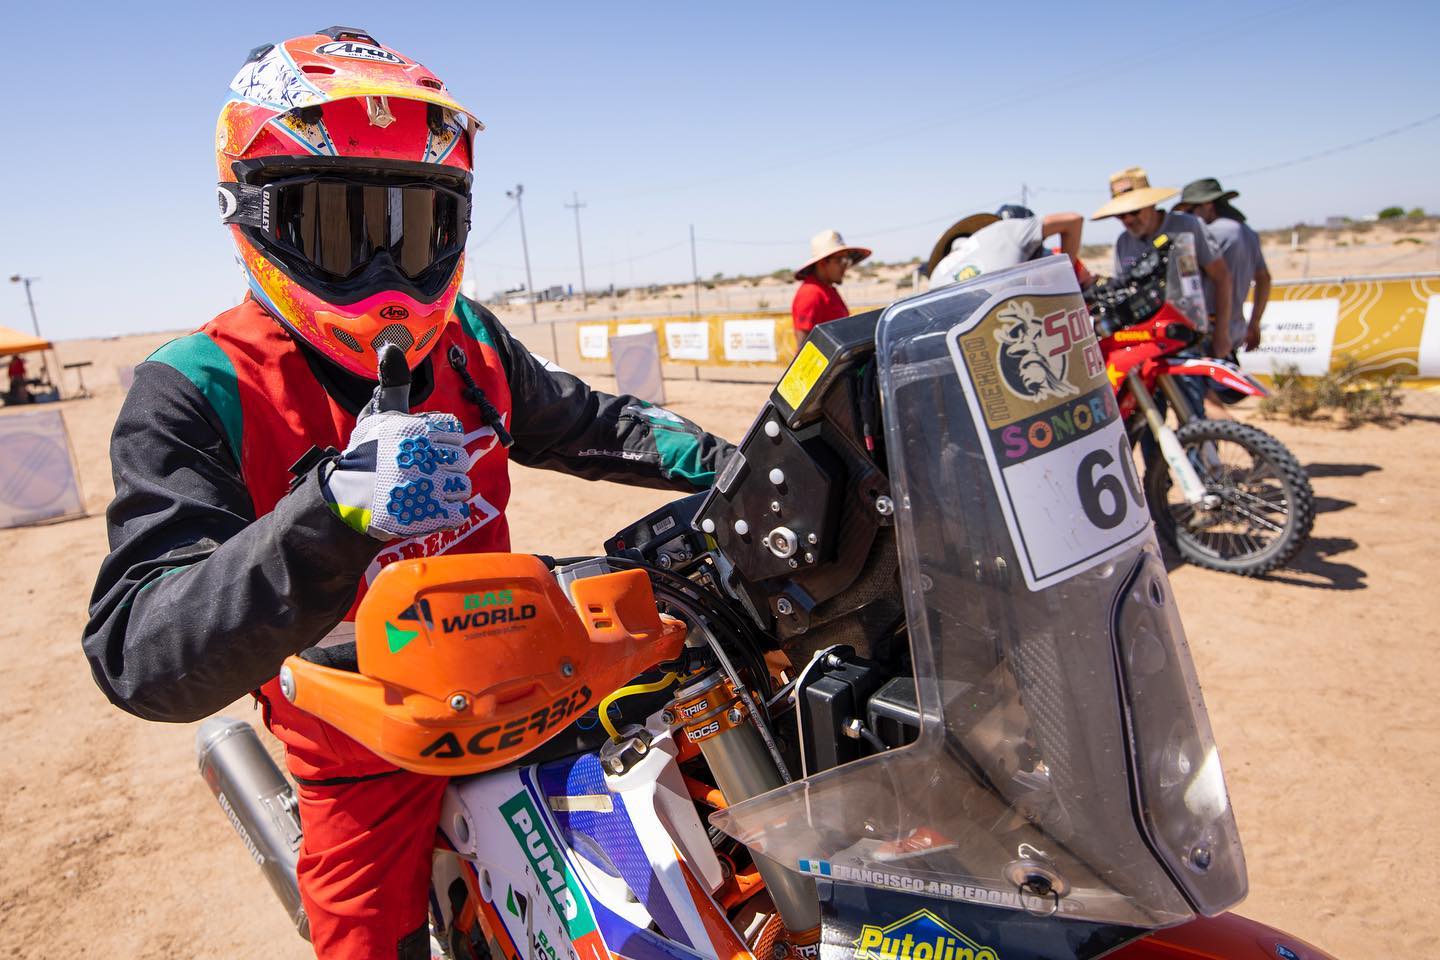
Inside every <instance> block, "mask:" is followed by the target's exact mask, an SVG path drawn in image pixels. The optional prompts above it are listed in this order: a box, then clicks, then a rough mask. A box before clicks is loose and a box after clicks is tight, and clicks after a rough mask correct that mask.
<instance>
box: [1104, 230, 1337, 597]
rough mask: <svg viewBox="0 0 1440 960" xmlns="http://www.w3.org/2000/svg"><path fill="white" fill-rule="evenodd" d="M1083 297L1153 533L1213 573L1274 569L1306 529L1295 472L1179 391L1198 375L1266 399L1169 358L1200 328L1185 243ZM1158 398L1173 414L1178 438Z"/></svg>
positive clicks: (1165, 248)
mask: <svg viewBox="0 0 1440 960" xmlns="http://www.w3.org/2000/svg"><path fill="white" fill-rule="evenodd" d="M1085 299H1086V303H1087V305H1088V306H1089V308H1090V315H1091V318H1092V319H1093V320H1094V322H1095V333H1096V335H1097V336H1098V337H1099V338H1100V351H1101V355H1102V356H1103V357H1104V359H1105V366H1106V374H1107V376H1108V377H1109V378H1110V384H1111V385H1112V386H1113V387H1114V388H1115V392H1116V394H1117V396H1118V399H1119V402H1120V413H1121V416H1122V417H1123V418H1124V421H1125V424H1126V428H1127V430H1128V431H1129V434H1130V437H1131V440H1132V441H1140V442H1141V446H1142V449H1143V450H1144V453H1145V495H1146V497H1147V499H1148V500H1149V503H1150V513H1151V516H1152V517H1153V518H1154V520H1155V529H1156V532H1157V533H1158V534H1159V535H1160V536H1161V537H1162V538H1164V539H1165V540H1166V541H1168V542H1169V543H1170V544H1171V545H1173V546H1174V547H1175V548H1176V550H1178V551H1179V552H1180V554H1181V555H1182V556H1183V557H1184V558H1185V559H1186V560H1188V561H1190V562H1191V563H1194V564H1197V565H1199V566H1202V567H1208V568H1210V569H1212V570H1221V571H1224V572H1226V573H1235V574H1239V575H1241V576H1259V575H1261V574H1265V573H1268V572H1270V571H1271V570H1274V569H1275V568H1277V567H1280V566H1283V565H1284V564H1285V563H1286V562H1288V561H1289V560H1290V559H1291V558H1292V557H1293V556H1294V555H1295V553H1296V552H1297V551H1298V550H1299V549H1300V547H1301V546H1302V545H1303V544H1304V542H1305V540H1306V538H1308V537H1309V535H1310V529H1311V527H1312V526H1313V525H1314V522H1315V495H1314V492H1313V491H1312V490H1311V488H1310V480H1309V478H1308V477H1307V476H1306V475H1305V470H1304V468H1303V467H1301V465H1300V463H1299V461H1297V460H1296V459H1295V456H1294V454H1292V453H1291V452H1290V451H1289V450H1288V449H1286V448H1285V446H1284V444H1282V443H1281V442H1280V441H1279V440H1277V439H1275V438H1274V437H1272V436H1271V435H1270V434H1268V433H1266V432H1265V431H1263V430H1260V429H1259V428H1257V427H1252V426H1249V425H1248V424H1243V423H1238V422H1236V421H1234V420H1208V419H1205V417H1204V413H1203V411H1197V410H1194V409H1193V408H1192V405H1191V402H1190V400H1189V399H1188V398H1187V397H1186V395H1185V393H1184V391H1183V390H1182V389H1181V387H1180V385H1179V382H1178V378H1179V377H1204V378H1206V379H1208V380H1209V381H1210V382H1211V384H1212V385H1213V386H1215V387H1216V388H1217V389H1220V390H1227V391H1233V394H1240V395H1244V396H1264V395H1265V393H1266V390H1265V388H1264V387H1263V386H1261V385H1260V384H1259V383H1258V382H1257V381H1255V380H1254V379H1253V378H1252V377H1250V376H1249V375H1248V374H1246V373H1244V372H1243V371H1241V370H1240V368H1239V367H1238V366H1237V365H1235V364H1234V363H1231V362H1230V361H1227V360H1217V359H1210V358H1205V357H1182V356H1178V354H1179V353H1181V351H1183V350H1185V349H1186V348H1188V347H1191V346H1193V345H1195V344H1196V343H1199V342H1200V341H1201V339H1202V338H1203V336H1204V332H1205V330H1206V327H1207V322H1206V311H1205V306H1204V299H1203V294H1202V292H1201V285H1200V277H1199V271H1198V268H1197V265H1196V258H1195V252H1194V241H1193V239H1192V238H1191V237H1189V236H1188V235H1185V236H1181V237H1179V238H1170V237H1168V236H1164V235H1162V236H1160V237H1159V238H1157V239H1156V241H1155V247H1154V249H1153V250H1151V251H1150V252H1149V253H1147V254H1146V256H1145V257H1143V258H1142V259H1141V260H1140V262H1138V263H1137V264H1136V265H1135V267H1134V268H1133V269H1132V271H1131V273H1130V275H1129V276H1128V277H1127V278H1126V279H1125V280H1124V281H1116V280H1111V279H1102V280H1100V281H1098V282H1097V283H1096V284H1095V285H1094V286H1092V287H1091V288H1090V289H1089V290H1088V291H1087V292H1086V294H1085ZM1157 398H1163V400H1164V401H1167V402H1168V405H1169V406H1170V407H1171V408H1173V409H1174V411H1175V416H1176V418H1177V419H1178V420H1179V423H1180V426H1179V429H1172V428H1171V427H1170V426H1169V425H1168V424H1167V423H1166V422H1165V414H1164V410H1163V408H1162V406H1161V403H1160V402H1157ZM1147 435H1148V438H1149V439H1148V440H1147V439H1146V437H1147Z"/></svg>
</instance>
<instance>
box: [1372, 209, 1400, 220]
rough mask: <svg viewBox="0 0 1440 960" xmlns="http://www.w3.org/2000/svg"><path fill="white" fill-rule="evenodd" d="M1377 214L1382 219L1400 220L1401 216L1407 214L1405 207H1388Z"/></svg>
mask: <svg viewBox="0 0 1440 960" xmlns="http://www.w3.org/2000/svg"><path fill="white" fill-rule="evenodd" d="M1377 216H1379V217H1380V219H1381V220H1398V219H1399V218H1400V217H1403V216H1405V208H1404V207H1386V208H1385V209H1384V210H1381V211H1380V213H1379V214H1377Z"/></svg>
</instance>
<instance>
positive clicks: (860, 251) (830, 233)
mask: <svg viewBox="0 0 1440 960" xmlns="http://www.w3.org/2000/svg"><path fill="white" fill-rule="evenodd" d="M842 250H848V251H850V263H851V264H852V265H853V264H856V263H859V262H860V261H861V260H864V259H865V258H866V257H868V256H870V251H869V250H866V249H865V248H864V247H851V246H848V245H846V243H845V238H844V237H842V236H840V232H839V231H838V230H822V231H821V232H820V233H817V234H815V236H813V237H811V238H810V259H809V260H806V261H805V263H804V264H802V265H801V266H800V267H799V268H797V269H796V271H795V276H797V277H803V276H805V273H806V272H807V271H808V270H809V269H810V268H811V267H813V266H815V264H817V263H819V262H820V261H821V260H824V259H825V258H826V257H828V256H830V255H831V254H835V253H839V252H840V251H842Z"/></svg>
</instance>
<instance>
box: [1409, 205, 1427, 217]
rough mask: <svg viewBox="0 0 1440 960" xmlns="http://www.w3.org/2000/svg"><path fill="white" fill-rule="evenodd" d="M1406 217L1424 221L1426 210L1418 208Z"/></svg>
mask: <svg viewBox="0 0 1440 960" xmlns="http://www.w3.org/2000/svg"><path fill="white" fill-rule="evenodd" d="M1405 216H1407V217H1409V218H1410V219H1411V220H1424V219H1425V208H1424V207H1416V208H1415V209H1414V210H1411V211H1410V212H1409V213H1407V214H1405Z"/></svg>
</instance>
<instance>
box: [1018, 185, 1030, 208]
mask: <svg viewBox="0 0 1440 960" xmlns="http://www.w3.org/2000/svg"><path fill="white" fill-rule="evenodd" d="M1020 206H1022V207H1024V208H1025V209H1026V210H1029V209H1030V187H1029V186H1028V185H1026V184H1023V183H1022V184H1020Z"/></svg>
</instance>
